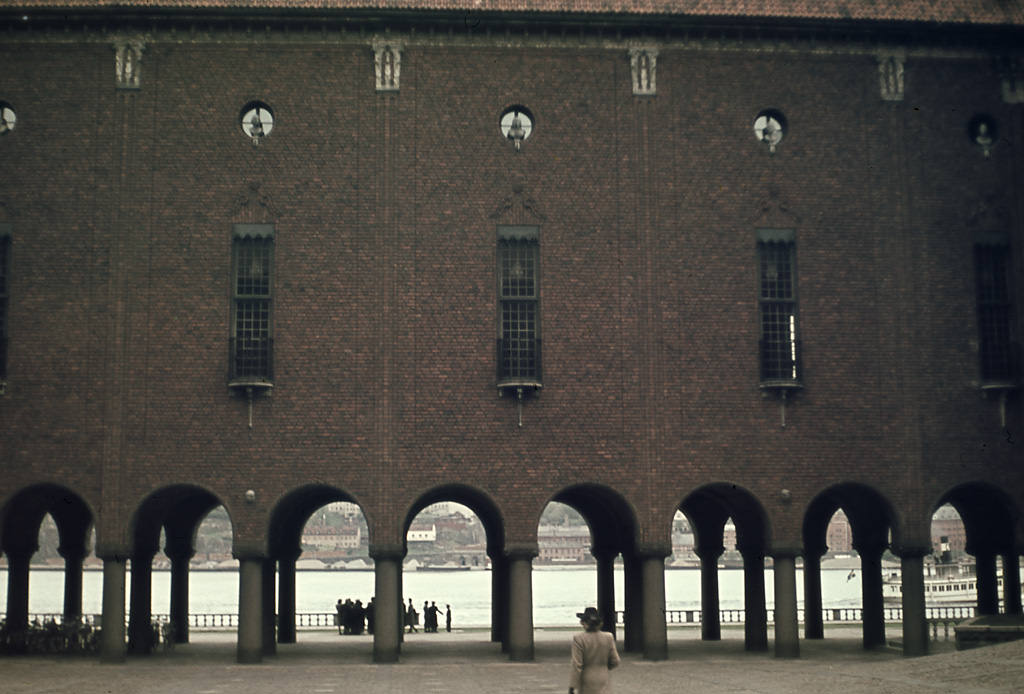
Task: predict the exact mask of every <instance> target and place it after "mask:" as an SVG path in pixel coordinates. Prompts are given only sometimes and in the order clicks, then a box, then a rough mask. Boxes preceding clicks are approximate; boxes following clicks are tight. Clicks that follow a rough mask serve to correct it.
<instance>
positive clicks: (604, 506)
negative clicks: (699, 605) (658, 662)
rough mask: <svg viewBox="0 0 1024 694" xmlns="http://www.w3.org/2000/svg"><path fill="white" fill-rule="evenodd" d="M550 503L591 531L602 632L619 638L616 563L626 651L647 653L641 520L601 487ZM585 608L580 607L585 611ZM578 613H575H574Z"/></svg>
mask: <svg viewBox="0 0 1024 694" xmlns="http://www.w3.org/2000/svg"><path fill="white" fill-rule="evenodd" d="M549 503H558V504H564V505H566V506H568V507H569V508H571V509H573V510H574V511H576V512H577V513H578V514H579V515H580V516H582V518H583V520H584V522H586V524H587V527H588V528H589V529H590V541H591V550H590V551H591V554H592V555H593V556H594V560H595V561H596V563H597V574H596V581H597V585H596V593H595V594H596V596H597V600H596V602H597V604H596V607H597V611H598V612H599V613H600V614H601V618H602V619H603V621H604V626H603V627H602V629H603V630H604V631H607V632H610V633H611V634H612V636H615V635H616V632H617V624H616V621H617V619H616V616H617V610H616V605H615V561H616V559H618V558H620V557H621V558H622V565H623V578H622V581H623V584H624V585H623V590H622V594H623V610H624V616H625V621H624V623H623V631H624V640H623V643H624V648H625V650H628V651H640V650H643V636H642V629H643V627H642V622H641V620H640V619H639V617H640V615H641V613H642V611H641V607H640V606H641V600H640V597H641V596H640V593H641V590H642V581H641V568H640V562H639V558H638V557H637V552H636V537H637V520H636V513H635V511H634V509H633V508H632V507H631V506H630V504H629V503H628V502H627V501H626V500H625V498H623V497H622V495H620V494H619V493H618V492H617V491H614V490H612V489H610V488H608V487H605V486H602V485H597V484H579V485H574V486H571V487H567V488H565V489H563V490H561V491H560V492H558V493H557V494H555V495H554V496H553V497H552V498H551V500H550V501H549ZM582 608H583V605H580V606H579V609H582ZM574 612H575V610H574Z"/></svg>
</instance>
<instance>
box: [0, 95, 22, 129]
mask: <svg viewBox="0 0 1024 694" xmlns="http://www.w3.org/2000/svg"><path fill="white" fill-rule="evenodd" d="M17 122H18V116H17V114H15V113H14V108H13V107H12V106H11V105H10V104H9V103H7V102H6V101H0V135H6V134H7V133H9V132H11V131H12V130H14V124H15V123H17Z"/></svg>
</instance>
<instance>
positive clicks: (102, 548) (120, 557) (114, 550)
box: [96, 543, 132, 561]
mask: <svg viewBox="0 0 1024 694" xmlns="http://www.w3.org/2000/svg"><path fill="white" fill-rule="evenodd" d="M131 555H132V551H131V549H130V548H128V547H126V546H124V545H120V544H112V543H97V544H96V556H97V557H99V558H100V559H102V560H103V561H127V560H128V558H129V557H131Z"/></svg>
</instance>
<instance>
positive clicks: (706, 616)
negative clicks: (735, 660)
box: [695, 545, 725, 641]
mask: <svg viewBox="0 0 1024 694" xmlns="http://www.w3.org/2000/svg"><path fill="white" fill-rule="evenodd" d="M695 551H696V554H697V556H698V557H700V637H701V639H703V640H704V641H720V640H721V639H722V615H721V608H720V604H719V601H718V558H719V557H720V556H722V552H724V551H725V548H724V547H722V546H721V545H717V546H702V547H697V549H696V550H695Z"/></svg>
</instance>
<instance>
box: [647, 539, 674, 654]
mask: <svg viewBox="0 0 1024 694" xmlns="http://www.w3.org/2000/svg"><path fill="white" fill-rule="evenodd" d="M666 556H668V553H661V552H655V553H648V554H645V555H644V556H643V558H642V559H641V562H642V564H641V566H642V571H643V594H642V595H641V600H642V601H643V607H642V609H641V611H642V613H643V635H644V640H643V650H644V660H665V659H666V658H668V628H667V627H666V625H665V557H666Z"/></svg>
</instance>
